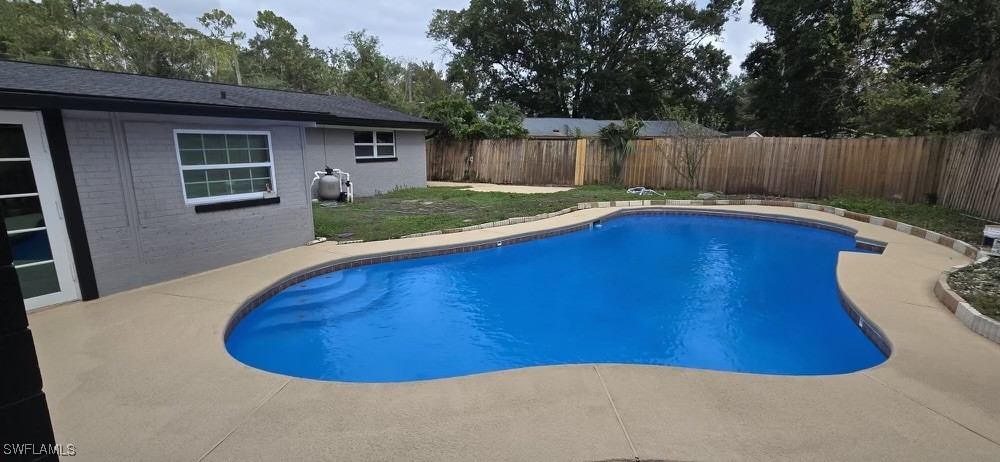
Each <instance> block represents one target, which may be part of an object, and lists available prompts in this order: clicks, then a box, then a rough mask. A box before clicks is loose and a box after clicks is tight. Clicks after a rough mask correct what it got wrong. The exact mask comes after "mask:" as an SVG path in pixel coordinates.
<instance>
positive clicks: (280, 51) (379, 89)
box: [0, 0, 456, 114]
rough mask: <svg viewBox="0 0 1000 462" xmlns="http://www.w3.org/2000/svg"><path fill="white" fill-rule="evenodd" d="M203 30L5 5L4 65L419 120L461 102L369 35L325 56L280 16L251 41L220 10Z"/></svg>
mask: <svg viewBox="0 0 1000 462" xmlns="http://www.w3.org/2000/svg"><path fill="white" fill-rule="evenodd" d="M198 25H199V26H200V28H192V27H188V26H186V25H184V24H182V23H180V22H178V21H175V20H173V19H171V18H170V17H169V16H168V15H167V14H165V13H163V12H161V11H160V10H158V9H156V8H144V7H142V6H140V5H120V4H117V3H108V2H105V1H104V0H73V1H67V0H41V1H40V2H34V1H30V0H13V1H10V0H0V58H7V59H17V60H22V61H34V62H42V63H50V64H62V65H70V66H79V67H86V68H92V69H101V70H109V71H118V72H129V73H136V74H144V75H152V76H157V77H175V78H185V79H194V80H206V81H212V82H221V83H232V84H245V85H252V86H257V87H264V88H274V89H281V90H294V91H305V92H312V93H329V94H340V95H348V96H355V97H358V98H363V99H366V100H369V101H372V102H376V103H380V104H385V105H387V106H390V107H393V108H395V109H399V110H403V111H407V112H411V113H415V114H418V113H420V111H421V110H422V106H423V105H425V104H426V103H429V102H432V101H435V100H437V99H442V98H450V97H453V96H455V95H456V93H455V92H454V91H453V89H452V85H451V84H449V83H448V82H446V81H445V80H444V76H443V75H442V73H441V72H439V71H438V70H437V69H435V68H434V65H433V64H432V63H428V62H420V63H412V62H406V61H403V60H401V59H396V58H392V57H389V56H386V55H385V54H384V53H383V52H382V50H381V43H380V42H379V40H378V38H377V37H374V36H371V35H368V34H367V33H366V32H365V31H355V32H351V33H349V34H347V36H346V37H345V44H344V45H343V46H342V47H340V48H335V49H331V48H327V49H323V48H319V47H316V46H314V45H313V44H312V43H311V42H310V41H309V37H307V36H305V35H301V34H299V31H298V30H297V29H296V28H295V26H294V25H293V24H292V23H291V22H289V21H288V20H287V19H285V18H283V17H281V16H279V15H277V14H275V13H274V12H273V11H259V12H257V16H256V18H255V20H254V22H253V25H254V30H255V31H254V32H252V33H251V34H249V35H250V37H249V38H248V37H247V35H248V34H246V33H244V32H242V31H240V30H238V28H237V22H236V20H235V19H234V18H233V17H232V16H231V15H230V14H228V13H226V12H225V11H222V10H219V9H214V10H211V11H208V12H206V13H205V14H203V15H202V16H200V17H199V18H198Z"/></svg>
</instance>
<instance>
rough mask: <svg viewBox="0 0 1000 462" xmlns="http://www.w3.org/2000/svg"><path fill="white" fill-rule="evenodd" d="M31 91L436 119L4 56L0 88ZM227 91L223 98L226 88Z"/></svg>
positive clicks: (344, 99) (314, 114)
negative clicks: (11, 59) (26, 60)
mask: <svg viewBox="0 0 1000 462" xmlns="http://www.w3.org/2000/svg"><path fill="white" fill-rule="evenodd" d="M12 92H16V93H30V94H41V95H62V96H72V97H89V98H100V99H109V100H111V99H113V100H118V101H119V102H122V103H125V104H127V102H129V101H131V102H135V103H139V102H146V103H171V104H180V105H198V106H201V107H214V108H227V109H232V110H235V111H237V112H239V111H240V110H247V111H253V110H266V111H270V112H275V111H277V112H287V113H289V115H291V114H295V118H294V120H313V119H314V121H315V122H320V123H338V122H341V121H343V122H363V121H370V122H373V123H378V122H391V123H392V125H393V126H399V127H403V126H407V125H409V126H413V127H415V128H433V127H435V126H437V125H438V124H437V123H436V122H433V121H430V120H426V119H422V118H419V117H415V116H412V115H409V114H404V113H402V112H399V111H396V110H393V109H389V108H387V107H384V106H380V105H378V104H375V103H370V102H368V101H364V100H361V99H358V98H353V97H350V96H334V95H317V94H311V93H299V92H293V91H282V90H269V89H264V88H254V87H245V86H236V85H227V84H219V83H211V82H199V81H194V80H181V79H168V78H161V77H149V76H144V75H135V74H124V73H118V72H106V71H95V70H91V69H82V68H75V67H66V66H53V65H46V64H33V63H24V62H18V61H2V60H0V93H12ZM223 92H225V98H223V96H222V94H223Z"/></svg>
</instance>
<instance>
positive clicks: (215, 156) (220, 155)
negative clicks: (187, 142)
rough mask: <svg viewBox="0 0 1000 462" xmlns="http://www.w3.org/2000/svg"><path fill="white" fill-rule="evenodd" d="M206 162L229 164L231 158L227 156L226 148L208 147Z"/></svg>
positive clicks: (210, 163)
mask: <svg viewBox="0 0 1000 462" xmlns="http://www.w3.org/2000/svg"><path fill="white" fill-rule="evenodd" d="M205 163H207V164H209V165H214V164H228V163H229V158H228V157H227V156H226V151H225V150H224V149H206V150H205Z"/></svg>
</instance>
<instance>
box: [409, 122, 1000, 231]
mask: <svg viewBox="0 0 1000 462" xmlns="http://www.w3.org/2000/svg"><path fill="white" fill-rule="evenodd" d="M681 143H683V140H678V139H674V138H658V139H646V140H638V141H637V142H636V147H635V153H634V154H633V155H631V156H630V157H629V158H627V159H626V161H625V167H624V175H623V179H624V181H625V183H626V184H627V185H628V186H645V187H648V188H654V189H686V188H689V187H691V185H690V184H689V183H688V181H687V179H685V177H684V174H682V173H681V172H678V169H680V170H682V171H683V170H684V168H683V165H684V163H683V156H682V155H681V152H682V150H683V148H682V147H683V145H682V144H681ZM578 156H579V157H580V158H579V160H578ZM610 163H611V159H610V153H609V152H608V149H607V148H606V147H605V146H604V145H603V143H601V142H600V141H598V140H594V139H585V140H480V141H451V140H433V141H429V142H428V143H427V161H426V167H427V177H428V179H430V180H444V181H482V182H492V183H504V184H533V185H574V184H577V183H579V184H598V183H607V182H608V181H609V180H610V178H611V175H610V171H609V169H610ZM694 187H696V188H697V189H702V190H708V191H720V192H723V193H727V194H767V195H779V196H788V197H827V196H831V195H837V194H862V195H868V196H877V197H885V198H889V199H897V200H903V201H906V202H922V201H925V200H926V199H927V198H928V197H933V196H936V197H937V200H938V202H939V203H941V204H944V205H947V206H949V207H955V208H958V209H962V210H966V211H969V212H971V213H975V214H978V215H981V216H984V217H987V218H989V219H993V220H1000V134H996V133H992V134H989V133H987V134H961V135H954V136H950V137H947V138H945V137H908V138H868V139H832V140H825V139H816V138H720V139H716V140H712V142H711V143H710V145H709V146H708V150H707V153H706V154H705V155H704V157H703V159H702V164H701V166H700V168H699V170H698V173H697V178H696V180H695V183H694Z"/></svg>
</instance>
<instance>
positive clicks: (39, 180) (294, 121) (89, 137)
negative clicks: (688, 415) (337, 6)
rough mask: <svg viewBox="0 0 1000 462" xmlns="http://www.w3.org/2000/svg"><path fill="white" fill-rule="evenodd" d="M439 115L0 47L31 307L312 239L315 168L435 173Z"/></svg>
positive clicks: (9, 211)
mask: <svg viewBox="0 0 1000 462" xmlns="http://www.w3.org/2000/svg"><path fill="white" fill-rule="evenodd" d="M438 126H439V125H438V124H437V123H435V122H431V121H428V120H424V119H420V118H417V117H413V116H410V115H407V114H403V113H400V112H397V111H394V110H391V109H387V108H384V107H382V106H379V105H376V104H372V103H369V102H366V101H362V100H359V99H356V98H349V97H342V96H330V95H314V94H306V93H297V92H289V91H278V90H266V89H259V88H250V87H241V86H233V85H224V84H216V83H206V82H196V81H189V80H178V79H166V78H156V77H146V76H139V75H131V74H122V73H114V72H104V71H94V70H87V69H79V68H70V67H63V66H51V65H41V64H29V63H21V62H12V61H0V212H2V213H3V217H4V224H5V226H4V227H5V231H4V232H0V238H3V242H0V248H6V247H7V245H8V241H9V245H10V248H11V250H12V253H13V259H14V263H15V268H16V271H17V274H18V276H19V279H20V284H21V292H22V296H23V298H24V300H25V305H26V307H27V308H28V309H32V308H37V307H41V306H46V305H51V304H56V303H61V302H66V301H70V300H76V299H83V300H89V299H93V298H97V297H99V296H104V295H108V294H111V293H115V292H119V291H123V290H126V289H131V288H135V287H139V286H143V285H147V284H152V283H156V282H161V281H165V280H169V279H173V278H177V277H181V276H185V275H188V274H191V273H195V272H200V271H205V270H209V269H213V268H217V267H221V266H224V265H229V264H232V263H236V262H240V261H243V260H247V259H250V258H255V257H259V256H262V255H265V254H268V253H272V252H276V251H279V250H283V249H287V248H290V247H294V246H299V245H302V244H304V243H306V242H308V241H310V240H311V239H313V237H314V234H313V218H312V207H311V205H310V203H311V199H312V194H313V189H312V179H313V177H314V176H313V172H315V171H318V170H322V169H323V168H324V167H325V166H327V165H329V166H330V167H333V168H339V169H341V170H344V171H346V172H349V173H350V174H351V179H352V180H353V183H354V185H355V192H356V194H359V195H364V194H372V193H375V192H376V191H388V190H391V189H393V188H396V187H404V186H414V187H421V186H425V185H426V167H425V165H426V161H425V151H424V134H425V131H426V130H428V129H433V128H437V127H438Z"/></svg>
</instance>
